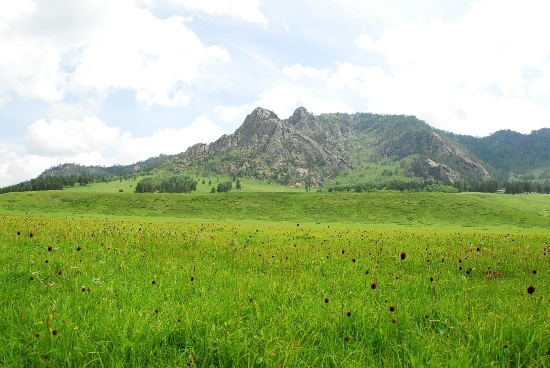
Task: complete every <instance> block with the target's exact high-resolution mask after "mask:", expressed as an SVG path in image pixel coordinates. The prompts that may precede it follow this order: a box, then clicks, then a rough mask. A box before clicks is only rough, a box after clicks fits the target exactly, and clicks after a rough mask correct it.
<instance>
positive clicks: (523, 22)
mask: <svg viewBox="0 0 550 368" xmlns="http://www.w3.org/2000/svg"><path fill="white" fill-rule="evenodd" d="M544 9H545V4H544V3H542V2H540V1H527V2H524V1H522V2H520V1H496V0H485V1H479V2H476V3H475V4H473V5H472V7H471V8H470V9H469V10H468V11H467V12H465V13H464V15H463V16H462V17H459V18H458V19H456V20H454V21H450V22H445V21H443V19H442V17H435V18H433V20H432V21H430V22H425V21H424V20H423V18H422V17H417V19H416V20H414V21H408V22H405V23H399V24H398V25H396V26H393V27H390V28H387V29H386V30H385V31H384V32H383V33H382V34H381V35H380V37H378V38H377V39H376V40H375V39H373V37H372V36H371V35H368V34H364V35H361V36H359V37H358V38H357V39H356V46H357V47H358V48H359V49H361V50H365V51H367V52H369V53H377V54H378V56H377V58H373V60H384V61H379V62H378V63H375V64H373V65H358V64H354V63H350V62H343V63H341V64H339V65H338V66H337V67H336V69H335V70H327V69H317V68H313V67H309V66H303V65H302V64H296V65H294V66H291V67H286V68H284V69H283V75H286V76H288V77H289V78H290V79H291V80H292V81H294V82H299V83H297V84H295V85H293V86H292V87H289V86H287V87H281V86H279V87H277V88H274V89H270V90H267V91H265V92H264V93H262V94H261V95H260V96H261V100H260V101H259V103H258V104H260V105H261V103H265V104H266V105H271V106H273V107H274V108H275V109H279V110H280V111H285V114H286V113H287V111H288V108H289V106H292V105H293V104H298V103H299V104H304V106H306V107H308V106H307V102H305V101H307V100H308V99H312V98H319V99H320V100H321V101H322V98H320V97H319V96H320V94H321V93H322V92H321V91H325V92H327V91H331V93H330V96H331V97H330V98H329V100H330V101H332V103H324V104H321V107H322V108H325V109H328V108H330V107H332V108H341V109H342V108H345V106H348V105H349V101H351V100H352V99H351V98H350V91H351V92H352V93H355V94H358V95H359V96H360V97H361V98H362V99H363V101H365V102H366V103H367V106H368V110H369V111H372V112H377V113H388V114H410V115H416V116H418V117H419V118H421V119H424V120H426V121H427V122H428V123H429V124H431V125H434V126H437V127H439V128H442V129H446V130H450V131H454V132H459V133H464V134H474V135H486V134H489V133H491V132H494V131H496V130H499V129H514V130H520V131H521V132H524V133H529V132H530V131H531V130H533V129H538V128H540V127H541V126H548V124H549V122H550V103H548V102H546V103H544V102H542V103H541V102H540V101H541V97H542V96H545V95H547V94H548V93H550V87H548V86H549V85H550V83H549V82H548V78H550V58H549V55H550V44H548V42H546V40H545V39H546V35H547V34H550V23H549V22H547V20H546V19H545V16H544V14H545V12H544ZM512 22H513V24H514V26H513V27H511V26H510V24H511V23H512ZM325 98H326V97H325ZM536 101H538V102H536ZM310 103H311V102H310ZM338 103H340V104H342V105H341V106H338ZM344 105H345V106H344ZM351 106H356V105H353V104H352V105H351ZM308 108H310V107H308ZM310 109H311V110H313V111H315V108H313V107H311V108H310ZM350 110H352V108H350ZM276 111H277V110H276ZM315 112H317V111H315ZM319 112H322V111H319Z"/></svg>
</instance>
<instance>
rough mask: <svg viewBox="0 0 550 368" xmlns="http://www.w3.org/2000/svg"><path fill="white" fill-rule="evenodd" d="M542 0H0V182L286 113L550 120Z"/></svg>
mask: <svg viewBox="0 0 550 368" xmlns="http://www.w3.org/2000/svg"><path fill="white" fill-rule="evenodd" d="M549 12H550V5H549V4H548V2H547V1H546V0H521V1H515V0H480V1H469V0H461V1H446V0H315V1H313V0H264V1H262V0H232V1H227V0H116V1H112V0H89V1H84V0H17V1H10V0H0V55H1V56H0V187H3V186H6V185H11V184H15V183H19V182H21V181H23V180H28V179H31V178H34V177H36V176H38V175H39V174H40V173H41V172H42V171H44V170H45V169H48V168H50V167H52V166H55V165H58V164H61V163H67V162H70V163H78V164H83V165H107V166H109V165H113V164H130V163H134V162H136V161H139V160H144V159H147V158H149V157H152V156H158V155H159V154H162V153H163V154H175V153H179V152H183V151H185V150H186V149H187V147H188V146H190V145H192V144H194V143H199V142H202V143H209V142H212V141H214V140H216V139H217V138H218V137H220V136H221V135H222V134H231V133H233V132H234V131H235V130H236V129H237V128H238V127H239V126H240V125H241V124H242V122H243V120H244V118H245V117H246V115H247V114H249V113H250V112H252V110H253V109H254V108H256V107H258V106H260V107H264V108H267V109H270V110H272V111H274V112H275V113H276V114H277V115H278V116H279V117H280V118H287V117H288V116H290V115H291V114H292V112H293V111H294V110H295V109H296V108H298V107H300V106H304V107H305V108H307V109H308V111H310V112H312V113H314V114H320V113H329V112H345V113H354V112H372V113H382V114H404V115H415V116H417V117H418V118H420V119H422V120H424V121H426V122H427V123H428V124H430V125H431V126H434V127H437V128H439V129H444V130H447V131H451V132H455V133H460V134H469V135H475V136H486V135H489V134H491V133H493V132H495V131H497V130H501V129H511V130H515V131H518V132H521V133H526V134H528V133H530V132H531V131H532V130H536V129H540V128H543V127H550V42H548V35H549V34H550V22H548V19H547V18H548V17H547V15H548V14H549Z"/></svg>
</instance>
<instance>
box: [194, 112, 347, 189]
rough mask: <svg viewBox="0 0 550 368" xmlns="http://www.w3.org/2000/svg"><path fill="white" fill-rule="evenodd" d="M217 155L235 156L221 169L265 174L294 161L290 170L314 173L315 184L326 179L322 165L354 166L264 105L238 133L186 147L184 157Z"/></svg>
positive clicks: (304, 174)
mask: <svg viewBox="0 0 550 368" xmlns="http://www.w3.org/2000/svg"><path fill="white" fill-rule="evenodd" d="M308 114H309V113H308V112H307V110H305V109H304V108H300V109H298V110H296V112H295V113H294V115H293V117H297V119H300V117H306V118H307V115H308ZM216 154H231V156H232V157H233V158H234V159H233V160H232V162H227V163H225V167H223V168H219V169H221V171H226V172H230V171H235V170H242V169H246V168H249V167H253V166H254V167H257V166H261V168H259V169H258V170H260V171H261V172H262V173H263V172H266V171H276V170H277V169H278V168H279V167H280V166H284V165H288V164H289V163H292V168H290V170H291V171H292V172H294V173H295V174H297V175H296V176H298V177H299V176H302V177H304V176H312V181H313V184H318V183H320V182H322V181H323V180H324V179H326V177H324V175H323V174H322V173H320V170H318V168H319V167H324V168H331V169H336V170H350V169H353V168H354V166H353V165H352V164H351V163H349V162H348V161H347V160H346V159H345V158H343V157H341V156H338V155H335V154H333V153H332V152H330V151H328V150H327V149H325V148H323V147H322V146H320V145H319V144H318V143H316V142H315V141H314V140H313V139H311V138H310V137H308V136H307V135H305V134H304V133H303V132H301V131H300V130H299V129H297V128H296V127H294V126H293V125H292V124H290V123H289V122H288V121H285V120H280V119H279V118H278V117H277V115H275V114H274V113H273V112H272V111H269V110H267V109H264V108H261V107H258V108H256V109H254V111H253V112H252V113H251V114H250V115H248V116H247V117H246V119H245V121H244V123H243V124H242V125H241V126H240V127H239V128H238V129H237V130H236V131H235V133H233V134H230V135H223V136H222V137H220V138H219V139H218V140H217V141H215V142H212V143H211V144H202V143H200V144H195V145H194V146H191V147H189V148H188V149H187V151H186V152H185V153H184V157H185V158H186V159H187V160H188V161H190V160H193V159H200V158H205V157H208V156H211V155H216ZM253 154H254V155H255V156H254V157H255V158H254V159H252V156H251V155H253ZM258 163H260V164H259V165H258ZM262 163H263V164H262ZM289 184H293V183H289Z"/></svg>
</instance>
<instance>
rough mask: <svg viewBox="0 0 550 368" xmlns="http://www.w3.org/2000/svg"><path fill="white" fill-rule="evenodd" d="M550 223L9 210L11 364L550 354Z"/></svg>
mask: <svg viewBox="0 0 550 368" xmlns="http://www.w3.org/2000/svg"><path fill="white" fill-rule="evenodd" d="M18 234H19V235H18ZM31 234H32V236H31ZM549 238H550V236H549V234H548V233H546V232H541V231H539V232H536V233H529V232H526V231H522V232H518V231H513V232H510V233H508V232H491V231H484V232H474V231H471V230H467V231H463V229H460V231H457V230H455V231H441V230H433V229H408V230H406V229H405V230H396V229H388V230H372V229H371V230H368V229H360V228H355V229H354V228H345V227H338V228H335V227H334V226H330V227H329V226H323V227H321V226H315V227H312V226H304V224H303V223H300V224H299V226H297V224H293V225H292V226H290V225H286V226H282V225H274V224H271V225H265V226H255V225H227V224H207V223H204V224H201V223H182V222H179V223H172V222H155V221H128V220H106V219H76V218H68V219H63V218H48V217H43V218H41V217H27V216H3V217H0V280H1V281H0V298H1V299H0V300H1V303H0V315H2V318H0V330H1V331H2V334H1V338H0V364H1V365H5V366H42V365H43V366H55V367H58V366H77V367H82V366H108V367H126V366H187V365H190V366H200V367H210V366H212V365H213V366H289V367H294V366H342V367H354V366H373V365H378V366H390V367H391V366H439V365H443V366H448V365H451V366H494V365H497V366H512V365H513V366H548V365H550V361H549V355H548V353H549V349H550V334H549V330H548V328H549V326H550V309H549V308H548V302H549V295H550V294H549V288H548V287H549V281H548V280H549V278H548V275H549V273H550V262H549V261H550V248H549V245H548V244H547V243H548V241H549V240H550V239H549ZM401 254H404V257H402V256H401ZM402 258H404V259H402ZM534 271H536V273H534ZM529 286H533V287H534V292H533V293H532V294H529V293H528V291H527V290H528V287H529ZM373 287H374V288H373ZM390 306H393V307H394V310H393V311H390ZM348 312H349V313H348ZM348 314H349V316H348ZM54 331H55V332H54Z"/></svg>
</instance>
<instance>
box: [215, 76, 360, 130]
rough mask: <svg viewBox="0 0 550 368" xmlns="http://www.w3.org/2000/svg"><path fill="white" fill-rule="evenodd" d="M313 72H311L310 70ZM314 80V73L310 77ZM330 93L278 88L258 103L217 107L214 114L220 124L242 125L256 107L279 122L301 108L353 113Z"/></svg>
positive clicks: (298, 87) (262, 95)
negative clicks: (223, 122)
mask: <svg viewBox="0 0 550 368" xmlns="http://www.w3.org/2000/svg"><path fill="white" fill-rule="evenodd" d="M310 69H313V68H310ZM313 74H314V75H313V79H315V78H316V75H317V74H316V73H313ZM331 92H332V91H331V90H330V89H326V88H325V89H324V90H319V89H318V88H315V86H313V87H310V86H307V85H300V84H280V85H278V86H276V87H274V88H272V89H270V90H268V91H264V92H262V93H260V94H259V96H258V97H259V99H258V100H256V101H255V102H253V103H249V104H244V105H241V106H218V107H216V109H215V111H216V112H218V113H219V114H220V117H221V119H222V120H225V121H233V122H242V121H243V120H244V118H245V117H246V115H247V114H249V113H251V112H252V110H253V109H254V108H255V107H258V106H259V107H263V108H266V109H268V110H271V111H273V112H275V113H276V114H277V116H279V118H281V119H285V118H287V117H289V116H290V115H292V113H293V112H294V110H296V108H298V107H300V106H303V107H305V108H306V109H308V111H310V112H313V113H315V114H321V113H330V112H346V113H352V112H354V109H353V108H352V107H350V106H349V105H348V104H346V103H345V102H344V101H341V100H340V99H338V98H336V97H334V96H333V93H331Z"/></svg>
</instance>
